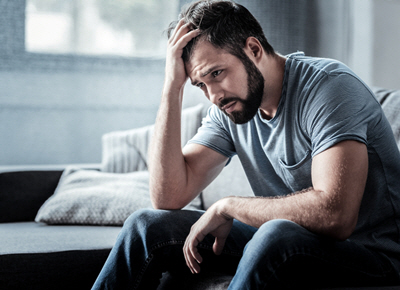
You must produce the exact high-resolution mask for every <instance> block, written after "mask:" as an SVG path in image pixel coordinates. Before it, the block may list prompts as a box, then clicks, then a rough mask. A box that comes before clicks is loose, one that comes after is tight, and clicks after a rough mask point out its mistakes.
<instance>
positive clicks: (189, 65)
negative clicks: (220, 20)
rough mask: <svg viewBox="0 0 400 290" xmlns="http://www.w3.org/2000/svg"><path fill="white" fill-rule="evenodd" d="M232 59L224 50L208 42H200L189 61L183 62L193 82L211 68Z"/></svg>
mask: <svg viewBox="0 0 400 290" xmlns="http://www.w3.org/2000/svg"><path fill="white" fill-rule="evenodd" d="M233 57H234V56H233V55H232V54H230V53H228V52H227V51H226V50H224V49H221V48H216V47H215V46H213V45H212V44H211V43H210V42H208V41H201V42H199V43H197V44H196V46H195V47H194V50H193V52H192V55H191V57H190V59H189V60H188V61H187V62H185V68H186V72H187V74H188V76H189V77H190V78H191V79H192V80H193V78H195V77H200V76H201V74H203V73H205V72H206V71H207V70H208V69H209V68H211V67H215V66H218V65H223V64H226V63H227V62H229V61H230V60H231V58H233Z"/></svg>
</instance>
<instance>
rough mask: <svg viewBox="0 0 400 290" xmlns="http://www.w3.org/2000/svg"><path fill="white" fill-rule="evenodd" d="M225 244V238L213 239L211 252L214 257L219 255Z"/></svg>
mask: <svg viewBox="0 0 400 290" xmlns="http://www.w3.org/2000/svg"><path fill="white" fill-rule="evenodd" d="M225 242H226V238H218V237H216V238H215V241H214V244H213V251H214V253H215V254H216V255H221V253H222V250H223V249H224V246H225Z"/></svg>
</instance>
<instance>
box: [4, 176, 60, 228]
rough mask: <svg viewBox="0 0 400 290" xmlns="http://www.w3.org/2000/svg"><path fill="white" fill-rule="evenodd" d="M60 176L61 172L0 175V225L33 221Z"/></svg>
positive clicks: (52, 191)
mask: <svg viewBox="0 0 400 290" xmlns="http://www.w3.org/2000/svg"><path fill="white" fill-rule="evenodd" d="M61 174H62V170H48V171H45V170H40V171H14V172H2V173H0V223H6V222H19V221H33V220H34V218H35V216H36V213H37V211H38V210H39V208H40V206H41V205H42V204H43V203H44V202H45V201H46V200H47V199H48V198H49V197H50V196H51V195H52V194H53V193H54V190H55V188H56V187H57V184H58V181H59V179H60V177H61Z"/></svg>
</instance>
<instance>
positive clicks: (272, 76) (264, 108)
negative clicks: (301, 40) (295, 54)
mask: <svg viewBox="0 0 400 290" xmlns="http://www.w3.org/2000/svg"><path fill="white" fill-rule="evenodd" d="M285 63H286V58H285V57H284V56H282V55H279V54H274V55H267V57H266V59H265V65H264V66H263V69H262V70H261V72H262V74H263V76H264V79H265V84H264V96H263V100H262V102H261V106H260V111H261V115H262V117H263V118H265V119H267V120H270V119H272V118H273V117H274V116H275V114H276V112H277V110H278V106H279V101H280V99H281V94H282V82H283V75H284V73H285Z"/></svg>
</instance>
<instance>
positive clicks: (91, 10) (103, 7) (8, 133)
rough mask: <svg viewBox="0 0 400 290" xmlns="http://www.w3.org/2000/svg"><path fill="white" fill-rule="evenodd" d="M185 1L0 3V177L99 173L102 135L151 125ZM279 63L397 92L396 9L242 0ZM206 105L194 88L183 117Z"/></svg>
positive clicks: (363, 3) (364, 3) (376, 0)
mask: <svg viewBox="0 0 400 290" xmlns="http://www.w3.org/2000/svg"><path fill="white" fill-rule="evenodd" d="M188 2H190V1H186V0H0V167H3V168H5V167H10V166H27V167H29V166H30V167H32V166H41V165H51V166H62V165H63V164H71V163H75V164H76V163H79V164H81V163H100V162H101V136H102V135H103V134H105V133H107V132H110V131H115V130H128V129H132V128H137V127H141V126H144V125H150V124H153V123H154V120H155V117H156V113H157V108H158V104H159V101H160V96H161V90H162V85H163V79H164V54H165V48H166V35H165V34H163V31H164V30H165V28H166V27H167V26H168V24H169V23H170V22H171V21H173V20H175V19H176V18H177V16H178V13H179V11H180V7H181V6H182V5H184V4H186V3H188ZM236 2H238V3H240V4H243V5H245V6H246V7H247V8H248V9H249V10H250V11H251V12H252V13H253V14H254V15H255V16H256V18H257V19H258V20H259V21H260V23H261V25H262V27H263V29H264V31H265V34H266V37H267V39H268V40H269V41H270V43H271V44H272V45H273V46H274V48H275V49H276V50H277V51H278V52H280V53H281V54H288V53H291V52H295V51H304V52H305V54H306V55H310V56H320V57H329V58H335V59H338V60H340V61H342V62H344V63H345V64H347V65H348V66H349V67H350V68H352V69H353V70H354V71H355V72H356V73H357V74H358V75H359V76H360V77H361V78H362V79H363V80H364V81H365V82H366V83H367V84H368V85H370V86H378V87H385V88H392V89H399V88H400V84H399V79H400V72H399V67H400V59H399V57H398V53H399V49H400V32H399V28H400V17H399V15H400V0H392V1H390V0H334V1H326V0H237V1H236ZM199 102H204V103H207V100H206V99H205V97H204V96H202V93H201V91H200V90H198V89H196V88H193V87H192V86H190V85H188V86H187V88H186V96H185V99H184V107H188V106H192V105H195V104H197V103H199Z"/></svg>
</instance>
